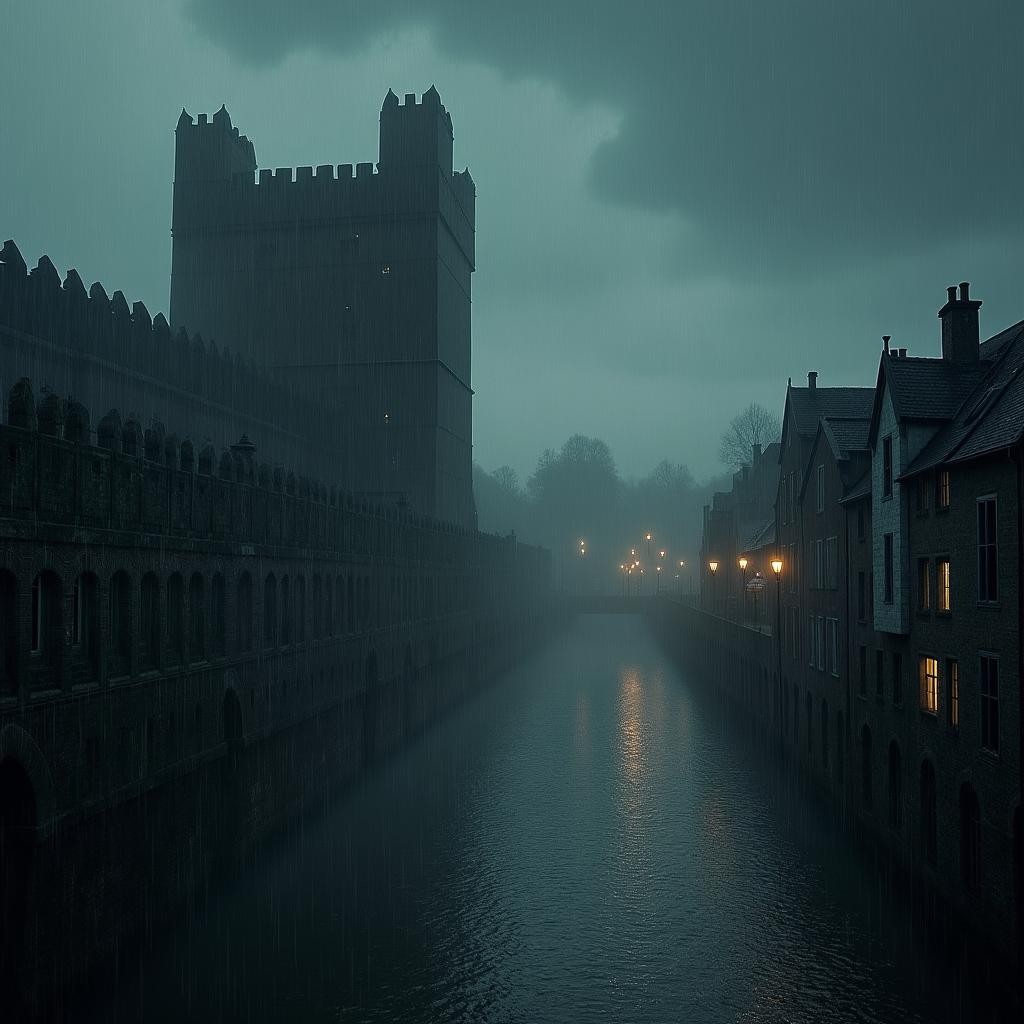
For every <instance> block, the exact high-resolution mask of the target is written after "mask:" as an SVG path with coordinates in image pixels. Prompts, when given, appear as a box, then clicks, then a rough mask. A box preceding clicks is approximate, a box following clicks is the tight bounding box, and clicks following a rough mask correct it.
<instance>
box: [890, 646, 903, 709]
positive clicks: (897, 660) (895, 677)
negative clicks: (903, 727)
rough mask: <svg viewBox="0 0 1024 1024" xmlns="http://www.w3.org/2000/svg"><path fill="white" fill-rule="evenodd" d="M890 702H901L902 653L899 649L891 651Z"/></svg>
mask: <svg viewBox="0 0 1024 1024" xmlns="http://www.w3.org/2000/svg"><path fill="white" fill-rule="evenodd" d="M892 702H893V704H895V705H897V706H899V705H901V704H902V703H903V655H902V654H901V653H900V652H899V651H893V652H892Z"/></svg>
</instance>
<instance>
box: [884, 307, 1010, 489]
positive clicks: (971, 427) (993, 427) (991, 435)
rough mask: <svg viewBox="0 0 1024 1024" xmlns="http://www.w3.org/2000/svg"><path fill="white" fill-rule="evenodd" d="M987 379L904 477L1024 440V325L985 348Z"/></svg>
mask: <svg viewBox="0 0 1024 1024" xmlns="http://www.w3.org/2000/svg"><path fill="white" fill-rule="evenodd" d="M981 350H982V353H983V360H984V361H983V362H982V363H981V364H980V367H981V369H982V370H983V371H984V375H983V376H982V377H981V379H980V380H978V381H977V383H976V384H975V386H974V388H973V389H972V390H971V391H970V393H968V394H967V395H966V396H965V397H964V399H963V401H962V402H961V403H960V404H959V406H958V407H957V409H956V410H955V412H954V413H953V415H952V417H951V418H950V421H949V423H947V424H946V425H945V426H944V427H943V428H942V429H941V430H940V431H939V432H938V433H937V434H936V435H935V437H933V438H932V439H931V441H929V443H928V444H927V445H926V446H925V447H924V449H923V450H922V451H921V453H920V454H919V455H918V456H917V458H916V459H915V460H914V462H913V463H912V464H911V466H910V467H909V468H908V469H907V471H906V473H904V474H903V475H904V477H908V476H914V475H915V474H917V473H921V472H924V471H925V470H927V469H931V468H932V467H934V466H937V465H940V464H941V463H944V462H964V461H967V460H968V459H975V458H979V457H980V456H982V455H986V454H988V453H990V452H994V451H999V450H1000V449H1003V448H1008V447H1010V446H1011V445H1014V444H1017V443H1018V442H1019V441H1020V440H1021V438H1022V435H1024V321H1021V322H1020V323H1018V324H1015V325H1014V326H1013V327H1010V328H1007V330H1005V331H1002V332H1001V333H1000V334H997V335H995V337H993V338H990V339H989V341H987V342H986V343H985V344H984V345H982V346H981Z"/></svg>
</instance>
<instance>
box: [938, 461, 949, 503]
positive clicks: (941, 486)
mask: <svg viewBox="0 0 1024 1024" xmlns="http://www.w3.org/2000/svg"><path fill="white" fill-rule="evenodd" d="M949 491H950V488H949V470H948V469H940V470H939V472H938V474H937V475H936V477H935V507H936V508H938V509H947V508H949V497H950V494H949Z"/></svg>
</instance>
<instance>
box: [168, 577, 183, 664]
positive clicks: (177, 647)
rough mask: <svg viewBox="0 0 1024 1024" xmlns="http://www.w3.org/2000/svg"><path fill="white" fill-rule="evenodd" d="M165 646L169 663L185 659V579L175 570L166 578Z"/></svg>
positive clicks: (180, 661) (177, 662)
mask: <svg viewBox="0 0 1024 1024" xmlns="http://www.w3.org/2000/svg"><path fill="white" fill-rule="evenodd" d="M167 648H168V650H167V655H168V663H169V664H171V665H180V664H181V663H182V662H183V661H184V660H185V581H184V580H183V579H182V578H181V573H177V572H175V573H172V574H171V576H170V578H169V579H168V580H167Z"/></svg>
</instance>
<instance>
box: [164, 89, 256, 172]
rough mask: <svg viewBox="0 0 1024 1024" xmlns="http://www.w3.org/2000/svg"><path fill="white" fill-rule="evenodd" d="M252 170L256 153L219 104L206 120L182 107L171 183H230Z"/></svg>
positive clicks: (175, 138)
mask: <svg viewBox="0 0 1024 1024" xmlns="http://www.w3.org/2000/svg"><path fill="white" fill-rule="evenodd" d="M255 170H256V150H255V149H254V148H253V144H252V143H251V142H250V141H249V139H248V138H246V136H244V135H239V134H238V129H237V128H235V127H233V126H232V124H231V115H230V114H229V113H228V112H227V109H226V108H225V107H224V105H223V104H221V108H220V110H218V111H217V113H216V114H214V115H213V119H212V120H209V119H208V118H207V116H206V114H200V115H199V118H198V121H196V122H193V120H192V115H191V114H189V113H188V111H187V110H185V109H184V108H182V111H181V115H180V116H179V118H178V125H177V127H176V128H175V130H174V180H175V183H180V182H184V181H217V180H228V181H230V179H231V176H232V175H233V174H244V173H246V172H248V173H249V174H252V173H253V171H255Z"/></svg>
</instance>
